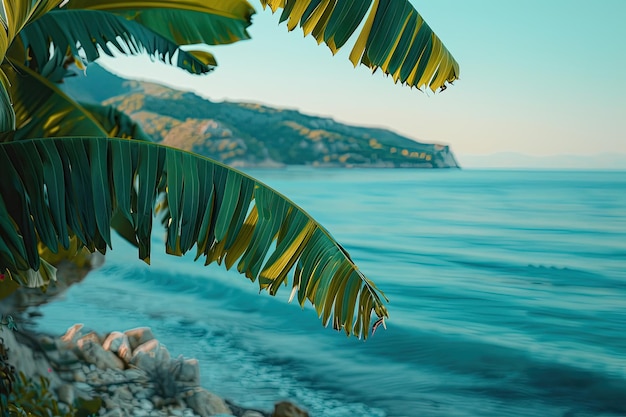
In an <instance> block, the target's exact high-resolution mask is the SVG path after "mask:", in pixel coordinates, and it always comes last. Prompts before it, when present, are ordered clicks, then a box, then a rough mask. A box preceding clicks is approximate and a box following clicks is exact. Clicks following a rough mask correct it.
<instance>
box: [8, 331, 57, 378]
mask: <svg viewBox="0 0 626 417" xmlns="http://www.w3.org/2000/svg"><path fill="white" fill-rule="evenodd" d="M1 337H2V339H3V341H4V343H3V344H4V346H5V348H6V350H7V352H8V356H9V359H8V363H10V364H11V365H13V366H14V367H15V369H16V370H18V371H19V372H23V373H24V375H26V377H27V378H28V379H30V380H39V376H43V377H46V378H48V379H49V380H50V388H51V389H53V390H54V389H56V388H57V387H58V386H60V385H61V384H62V383H63V382H62V381H61V379H60V378H59V377H58V375H57V374H56V373H55V372H54V371H53V369H52V367H51V366H50V363H49V362H48V361H47V360H46V358H45V357H44V356H43V355H42V354H41V353H40V352H35V351H33V350H32V349H31V348H30V347H28V346H26V345H24V344H22V343H20V342H18V340H17V339H16V338H15V333H14V332H12V331H9V330H4V331H3V332H2V335H1Z"/></svg>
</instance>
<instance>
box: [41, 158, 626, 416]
mask: <svg viewBox="0 0 626 417" xmlns="http://www.w3.org/2000/svg"><path fill="white" fill-rule="evenodd" d="M253 174H254V175H257V176H258V177H259V178H261V179H263V180H265V181H266V182H267V183H269V184H270V185H272V186H274V187H275V188H277V189H278V190H280V191H281V192H283V193H284V194H286V195H288V196H289V197H290V198H291V199H292V200H294V201H295V202H296V203H298V204H299V205H300V206H302V207H303V208H305V209H306V210H307V211H309V212H310V213H311V214H313V215H314V217H316V219H317V220H319V221H320V222H321V223H322V224H324V225H325V226H326V227H327V228H328V229H329V230H330V231H331V232H332V233H333V235H334V236H335V238H337V239H338V240H339V241H340V242H341V243H342V244H343V245H344V246H345V247H346V248H347V249H348V251H350V253H351V254H352V257H353V259H354V260H355V261H356V262H357V264H358V265H359V266H360V267H361V269H362V270H363V271H364V273H365V274H366V275H368V276H369V277H370V278H372V279H373V280H374V281H375V282H376V283H377V284H378V286H379V287H380V288H381V289H382V290H383V291H385V293H386V295H387V296H388V297H389V299H390V300H391V302H390V304H389V306H388V307H389V311H390V315H391V318H390V320H389V321H388V329H387V330H386V331H381V332H380V333H378V332H377V334H376V335H375V336H374V337H373V338H370V339H369V340H368V341H367V342H365V343H364V342H362V341H359V340H356V339H352V338H351V339H348V338H346V337H345V336H344V335H343V334H340V333H336V332H334V331H332V330H330V329H324V328H322V327H321V325H320V324H319V321H318V319H317V317H316V315H315V312H314V311H313V310H312V309H311V308H306V309H305V311H304V312H302V311H301V309H300V308H299V307H298V306H297V305H295V304H294V305H292V304H287V302H286V300H287V299H288V297H289V290H288V289H284V290H283V291H282V293H281V292H279V294H278V296H277V297H276V298H272V297H269V296H268V295H266V294H261V295H259V294H258V287H257V286H256V284H253V283H250V282H248V281H247V280H246V279H244V278H242V277H240V276H238V275H237V274H234V273H227V272H225V271H223V270H222V269H221V268H220V267H217V266H215V267H213V266H211V267H208V268H203V267H201V266H200V265H199V264H194V263H193V262H192V260H191V259H187V258H184V259H180V258H174V257H168V256H165V255H163V256H157V255H156V254H155V255H153V257H152V259H153V265H152V267H150V268H149V269H148V267H146V266H144V265H143V264H142V263H140V262H138V261H135V259H136V252H134V251H133V249H132V248H130V247H128V246H127V245H125V244H124V242H122V241H116V242H115V246H114V250H113V251H112V252H110V254H109V255H108V256H107V261H106V264H105V266H104V267H102V268H101V269H100V270H98V271H95V272H93V273H92V274H91V275H90V276H89V277H88V278H87V279H86V280H85V281H84V282H83V283H82V284H79V285H76V286H75V287H73V288H72V289H70V291H69V292H68V293H67V295H66V296H65V297H64V298H63V299H62V300H60V301H58V302H56V303H53V304H51V305H48V306H45V307H43V308H42V312H43V313H44V318H43V319H42V320H41V323H40V324H39V326H40V328H41V329H42V330H46V331H50V332H54V333H62V332H64V331H65V330H66V329H67V327H69V326H70V325H72V324H74V323H76V322H83V323H85V325H86V326H88V327H90V328H93V329H95V330H97V331H99V332H106V331H109V330H124V329H126V328H130V327H134V326H140V325H147V326H150V327H152V328H153V330H154V332H155V333H156V335H157V337H158V338H159V339H160V340H161V341H162V342H163V343H164V344H166V345H167V347H168V348H169V349H170V351H171V352H173V353H174V354H179V353H180V354H184V355H185V356H187V357H196V358H198V359H199V360H200V362H201V367H202V378H203V385H205V386H206V387H207V388H209V389H210V390H212V391H214V392H216V393H218V394H220V395H222V396H225V397H227V398H232V399H234V400H235V401H237V402H239V403H243V404H245V405H248V406H255V407H261V408H266V409H271V408H272V405H273V402H274V401H275V400H277V399H280V398H287V399H291V400H292V401H295V402H297V403H299V404H300V405H302V406H303V407H305V408H307V409H309V411H310V412H311V414H312V415H313V416H318V417H319V416H331V417H348V416H376V417H379V416H380V417H382V416H389V417H391V416H394V417H404V416H407V417H409V416H410V417H413V416H569V417H574V416H624V415H626V172H583V171H580V172H554V171H551V172H537V171H458V170H454V171H418V170H313V169H297V170H291V169H290V170H276V171H274V170H270V171H255V172H253ZM159 245H162V236H156V237H155V248H159Z"/></svg>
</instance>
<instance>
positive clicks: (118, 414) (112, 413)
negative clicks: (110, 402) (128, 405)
mask: <svg viewBox="0 0 626 417" xmlns="http://www.w3.org/2000/svg"><path fill="white" fill-rule="evenodd" d="M100 417H125V416H124V412H123V411H122V410H121V409H120V408H113V409H111V410H109V411H108V412H106V413H104V414H102V415H101V416H100Z"/></svg>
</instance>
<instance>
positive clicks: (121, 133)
mask: <svg viewBox="0 0 626 417" xmlns="http://www.w3.org/2000/svg"><path fill="white" fill-rule="evenodd" d="M79 105H80V106H81V107H82V108H83V109H85V111H87V112H89V114H90V115H91V117H92V118H93V119H94V120H96V121H97V122H98V124H100V126H102V127H103V128H104V130H105V131H106V133H107V136H109V137H113V138H122V139H135V140H143V141H147V142H152V138H151V137H150V135H148V134H147V133H146V132H144V130H143V128H142V127H141V126H140V125H139V124H137V123H136V122H135V121H133V119H131V118H130V116H128V115H127V114H126V113H124V112H122V111H119V110H117V109H116V108H115V107H113V106H101V105H98V104H91V103H79Z"/></svg>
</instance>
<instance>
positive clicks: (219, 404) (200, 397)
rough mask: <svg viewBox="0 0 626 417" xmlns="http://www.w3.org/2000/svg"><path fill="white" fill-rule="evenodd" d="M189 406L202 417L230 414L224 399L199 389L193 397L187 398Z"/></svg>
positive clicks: (194, 392)
mask: <svg viewBox="0 0 626 417" xmlns="http://www.w3.org/2000/svg"><path fill="white" fill-rule="evenodd" d="M185 402H186V403H187V406H188V407H189V408H191V409H192V410H193V411H194V412H195V413H196V414H198V415H199V416H201V417H208V416H212V415H215V414H220V413H222V414H228V415H230V414H231V412H230V409H229V408H228V406H227V405H226V403H225V402H224V400H223V399H221V398H220V397H218V396H217V395H215V394H213V393H210V392H209V391H207V390H205V389H202V388H197V389H196V390H194V391H193V393H192V394H191V395H189V396H188V397H187V398H185Z"/></svg>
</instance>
